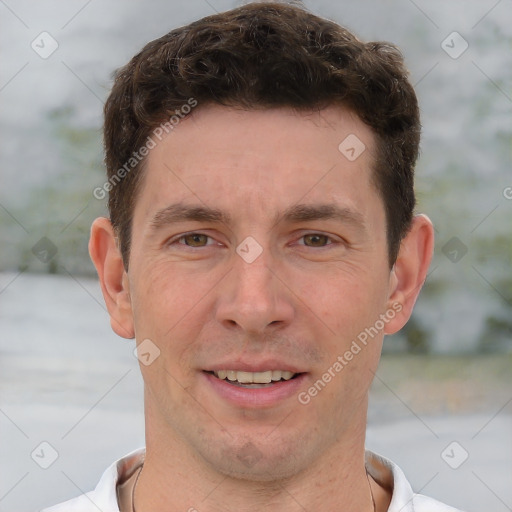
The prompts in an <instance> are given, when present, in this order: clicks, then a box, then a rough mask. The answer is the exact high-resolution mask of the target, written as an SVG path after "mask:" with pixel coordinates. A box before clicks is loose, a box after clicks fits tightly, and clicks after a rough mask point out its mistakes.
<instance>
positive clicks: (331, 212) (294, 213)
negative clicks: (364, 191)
mask: <svg viewBox="0 0 512 512" xmlns="http://www.w3.org/2000/svg"><path fill="white" fill-rule="evenodd" d="M329 219H332V220H335V221H339V222H342V223H343V224H349V225H353V226H354V227H356V228H358V229H360V230H362V231H365V230H366V223H365V221H364V217H363V215H362V214H361V213H360V212H358V211H356V210H353V209H351V208H348V207H342V206H338V205H337V204H297V205H294V206H292V207H290V208H288V209H287V210H285V212H284V213H283V214H281V215H278V216H277V217H276V224H277V223H278V222H283V221H284V222H287V223H290V224H296V223H300V222H309V221H316V220H329Z"/></svg>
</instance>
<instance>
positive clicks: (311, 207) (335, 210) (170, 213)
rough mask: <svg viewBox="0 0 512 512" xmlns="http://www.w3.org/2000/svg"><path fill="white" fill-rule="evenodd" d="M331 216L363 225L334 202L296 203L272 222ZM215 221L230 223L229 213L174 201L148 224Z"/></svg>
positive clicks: (358, 216) (361, 219)
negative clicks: (174, 202)
mask: <svg viewBox="0 0 512 512" xmlns="http://www.w3.org/2000/svg"><path fill="white" fill-rule="evenodd" d="M328 219H333V220H336V221H340V222H343V223H344V224H352V225H354V226H355V227H358V228H360V229H363V230H364V229H365V222H364V217H363V215H362V214H361V213H360V212H358V211H356V210H353V209H350V208H347V207H341V206H338V205H336V204H297V205H294V206H292V207H290V208H288V209H286V210H285V211H284V212H283V213H282V214H278V215H276V217H275V223H274V225H275V224H278V223H280V222H286V223H290V224H297V223H300V222H310V221H316V220H328ZM187 221H189V222H190V221H195V222H215V223H222V224H226V225H230V224H231V216H230V215H229V214H228V213H227V212H224V211H222V210H219V209H217V208H210V207H208V206H201V205H185V204H183V203H176V204H172V205H169V206H167V207H165V208H163V209H161V210H159V211H158V212H156V213H155V215H154V216H153V219H152V220H151V226H152V227H153V228H154V229H155V230H156V229H159V228H161V227H164V226H166V225H168V224H173V223H176V222H187Z"/></svg>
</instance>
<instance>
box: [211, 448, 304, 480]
mask: <svg viewBox="0 0 512 512" xmlns="http://www.w3.org/2000/svg"><path fill="white" fill-rule="evenodd" d="M296 447H297V445H296V444H295V443H293V444H290V445H288V446H285V445H284V443H281V444H280V446H279V447H275V446H273V445H271V444H268V445H267V446H264V448H263V449H259V448H258V447H257V446H256V445H255V444H254V443H253V442H252V441H247V442H246V443H244V444H243V445H242V446H241V447H240V446H238V447H225V448H224V449H223V450H221V451H220V453H218V454H216V457H214V458H215V459H216V460H212V459H210V461H209V462H210V464H211V465H212V466H213V468H214V469H215V470H216V471H217V472H219V473H221V474H223V475H225V476H227V477H230V478H233V479H237V480H244V481H252V482H262V483H264V482H265V483H266V482H276V481H280V480H286V479H288V478H290V477H293V476H295V475H297V474H298V473H300V472H301V471H302V470H303V469H305V468H307V466H308V461H307V460H306V459H307V458H308V457H307V454H306V453H305V451H304V449H302V450H301V451H300V452H297V450H296Z"/></svg>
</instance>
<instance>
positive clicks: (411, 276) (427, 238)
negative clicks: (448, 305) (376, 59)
mask: <svg viewBox="0 0 512 512" xmlns="http://www.w3.org/2000/svg"><path fill="white" fill-rule="evenodd" d="M433 249H434V228H433V226H432V222H431V221H430V219H429V218H428V217H427V216H426V215H417V216H415V217H414V218H413V220H412V224H411V229H410V230H409V232H408V233H407V235H406V237H405V238H404V239H403V240H402V243H401V245H400V251H399V253H398V257H397V260H396V262H395V265H394V266H393V269H392V270H391V275H390V286H389V291H390V293H389V299H388V307H389V308H391V309H394V310H395V311H398V310H399V311H398V313H397V314H396V315H395V317H394V318H393V320H391V321H390V322H389V323H387V324H386V328H385V330H384V332H385V334H393V333H395V332H397V331H399V330H400V329H401V328H402V327H403V326H404V325H405V324H406V323H407V321H408V320H409V318H410V316H411V314H412V309H413V307H414V304H415V303H416V299H417V297H418V294H419V293H420V290H421V287H422V286H423V283H424V282H425V279H426V277H427V272H428V268H429V266H430V261H431V260H432V253H433ZM398 305H400V307H398Z"/></svg>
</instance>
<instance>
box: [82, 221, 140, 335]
mask: <svg viewBox="0 0 512 512" xmlns="http://www.w3.org/2000/svg"><path fill="white" fill-rule="evenodd" d="M89 254H90V256H91V259H92V261H93V263H94V266H95V267H96V271H97V272H98V277H99V278H100V285H101V291H102V292H103V298H104V299H105V304H106V306H107V310H108V313H109V315H110V325H111V326H112V329H113V330H114V332H115V333H116V334H118V335H119V336H121V337H122V338H127V339H131V338H134V337H135V331H134V325H133V314H132V307H131V300H130V288H129V282H128V275H127V273H126V271H125V269H124V265H123V259H122V257H121V252H120V251H119V248H118V246H117V240H116V236H115V233H114V229H113V228H112V224H111V223H110V220H108V219H106V218H104V217H100V218H98V219H96V220H95V221H94V222H93V224H92V227H91V238H90V239H89Z"/></svg>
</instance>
